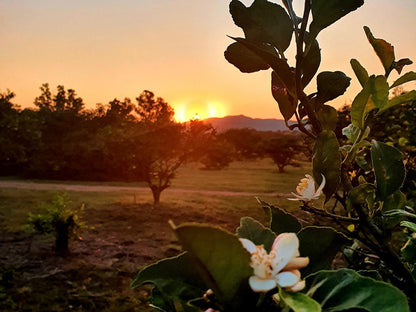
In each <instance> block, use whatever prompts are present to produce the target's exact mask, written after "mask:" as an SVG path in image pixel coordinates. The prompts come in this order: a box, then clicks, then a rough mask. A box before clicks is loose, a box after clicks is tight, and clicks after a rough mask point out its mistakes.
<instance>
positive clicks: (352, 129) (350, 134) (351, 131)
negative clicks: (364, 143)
mask: <svg viewBox="0 0 416 312" xmlns="http://www.w3.org/2000/svg"><path fill="white" fill-rule="evenodd" d="M342 134H343V135H345V136H346V137H347V139H348V141H349V142H351V143H354V142H355V141H356V140H357V138H358V136H359V134H360V128H358V127H357V126H354V125H353V124H352V123H351V124H349V125H348V126H347V127H345V128H343V129H342ZM369 134H370V128H369V127H367V128H366V129H365V132H364V135H363V137H362V139H365V138H367V137H368V135H369Z"/></svg>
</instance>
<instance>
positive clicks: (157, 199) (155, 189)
mask: <svg viewBox="0 0 416 312" xmlns="http://www.w3.org/2000/svg"><path fill="white" fill-rule="evenodd" d="M161 193H162V190H161V189H160V188H158V187H152V194H153V205H154V206H158V205H159V203H160V194H161Z"/></svg>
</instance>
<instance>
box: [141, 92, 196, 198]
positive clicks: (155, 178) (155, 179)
mask: <svg viewBox="0 0 416 312" xmlns="http://www.w3.org/2000/svg"><path fill="white" fill-rule="evenodd" d="M136 100H137V107H136V110H135V112H136V113H137V114H138V115H139V118H140V119H139V125H138V135H137V149H136V159H137V161H136V163H135V164H136V166H135V168H134V170H138V171H139V172H141V174H142V176H143V178H144V181H146V182H147V184H148V185H149V187H150V189H151V190H152V194H153V202H154V205H155V206H157V205H158V204H159V202H160V195H161V193H162V192H163V191H164V190H165V189H167V188H168V187H169V186H170V185H171V181H172V179H173V178H174V177H175V174H176V172H177V170H178V168H179V167H180V166H181V165H182V164H183V163H184V161H185V160H186V158H187V156H188V152H187V148H186V146H185V144H184V142H185V140H184V138H185V136H184V127H183V126H182V125H181V124H178V123H176V122H175V121H174V120H173V114H174V111H173V109H172V107H170V106H169V104H168V103H167V102H165V101H164V100H163V99H162V98H160V97H158V98H155V96H154V93H153V92H151V91H147V90H145V91H143V92H142V93H141V94H140V96H139V97H137V98H136Z"/></svg>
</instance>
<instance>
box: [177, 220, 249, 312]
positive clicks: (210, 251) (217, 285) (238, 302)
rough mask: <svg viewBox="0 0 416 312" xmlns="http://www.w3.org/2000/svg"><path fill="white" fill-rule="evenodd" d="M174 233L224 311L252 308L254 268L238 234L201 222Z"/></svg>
mask: <svg viewBox="0 0 416 312" xmlns="http://www.w3.org/2000/svg"><path fill="white" fill-rule="evenodd" d="M175 233H176V235H177V237H178V239H179V242H180V243H181V244H182V246H183V248H184V249H185V250H186V251H188V252H189V253H190V255H191V256H192V259H193V260H194V261H193V263H194V264H195V265H196V266H197V268H198V270H197V271H198V272H199V273H200V274H201V275H202V277H203V278H204V280H205V282H206V283H207V285H208V288H211V289H212V290H213V291H214V294H215V297H216V298H217V299H218V300H219V301H220V302H221V303H222V304H223V306H224V309H225V310H227V311H241V309H242V307H250V303H251V302H253V300H254V301H255V299H253V296H255V294H254V293H253V292H252V291H251V289H250V288H249V286H248V278H249V276H251V275H252V274H253V269H252V268H251V267H250V265H249V264H250V254H249V253H248V252H247V250H245V249H244V247H243V245H242V244H241V242H240V241H239V240H238V237H237V236H236V235H233V234H231V233H228V232H226V231H224V230H223V229H220V228H217V227H213V226H208V225H201V224H184V225H180V226H178V227H177V228H175Z"/></svg>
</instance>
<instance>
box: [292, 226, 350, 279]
mask: <svg viewBox="0 0 416 312" xmlns="http://www.w3.org/2000/svg"><path fill="white" fill-rule="evenodd" d="M298 238H299V253H300V255H301V257H309V264H308V266H307V267H305V268H303V269H302V270H301V272H302V276H307V275H309V274H311V273H314V272H316V271H319V270H323V269H330V268H331V264H332V260H333V259H334V257H335V255H336V254H337V253H338V251H340V250H341V248H342V247H343V246H345V245H346V244H349V240H348V238H347V237H346V236H344V235H343V234H341V233H339V232H337V231H335V230H334V229H333V228H331V227H314V226H308V227H305V228H303V229H302V230H301V231H300V232H299V233H298Z"/></svg>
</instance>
